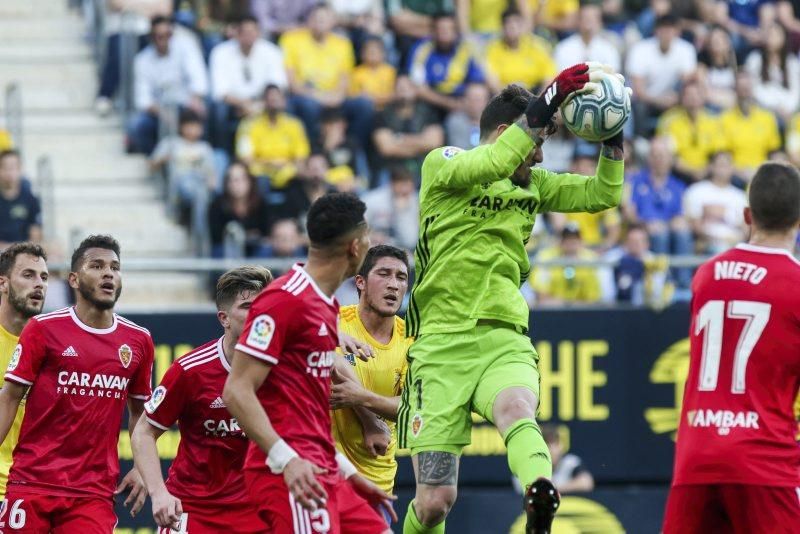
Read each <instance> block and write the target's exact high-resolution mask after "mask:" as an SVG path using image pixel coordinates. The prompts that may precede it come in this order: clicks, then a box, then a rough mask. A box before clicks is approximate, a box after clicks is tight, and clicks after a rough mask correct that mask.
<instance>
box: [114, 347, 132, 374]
mask: <svg viewBox="0 0 800 534" xmlns="http://www.w3.org/2000/svg"><path fill="white" fill-rule="evenodd" d="M117 353H118V354H119V361H121V362H122V366H123V367H124V368H125V369H127V368H128V366H129V365H130V364H131V359H132V358H133V351H131V348H130V347H129V346H128V345H121V346H120V348H119V350H118V351H117Z"/></svg>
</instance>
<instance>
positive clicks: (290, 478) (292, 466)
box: [283, 457, 328, 510]
mask: <svg viewBox="0 0 800 534" xmlns="http://www.w3.org/2000/svg"><path fill="white" fill-rule="evenodd" d="M326 472H327V471H325V469H322V468H321V467H319V466H316V465H314V464H312V463H311V462H309V461H308V460H303V459H302V458H300V457H296V458H292V459H291V460H290V461H289V463H288V464H286V467H284V468H283V480H284V481H285V482H286V487H287V488H289V491H291V492H292V496H293V497H294V500H296V501H297V502H299V503H300V505H301V506H302V507H303V508H305V509H306V510H316V509H317V508H322V507H324V506H325V501H326V500H327V499H328V494H327V492H326V491H325V488H323V487H322V484H320V482H319V480H317V477H316V475H322V474H325V473H326Z"/></svg>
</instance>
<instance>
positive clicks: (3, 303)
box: [0, 242, 48, 499]
mask: <svg viewBox="0 0 800 534" xmlns="http://www.w3.org/2000/svg"><path fill="white" fill-rule="evenodd" d="M47 277H48V272H47V255H46V254H45V252H44V249H42V247H40V246H39V245H36V244H34V243H29V242H26V243H16V244H13V245H10V246H9V247H8V248H6V249H5V250H4V251H3V252H2V253H0V366H2V369H5V368H6V367H8V364H9V362H10V361H11V360H12V359H18V358H19V356H20V355H19V352H20V351H21V349H20V348H19V345H18V344H17V343H18V341H19V334H20V332H22V328H23V327H24V326H25V325H26V324H27V322H28V319H30V318H31V317H33V316H34V315H38V314H40V313H41V312H42V307H43V306H44V298H45V295H46V294H47ZM2 382H3V379H2V377H0V384H2ZM24 413H25V408H24V401H22V402H21V403H20V406H19V409H18V410H17V416H16V418H15V419H14V422H13V423H12V425H11V429H10V430H9V431H8V437H7V438H6V440H5V441H3V443H2V445H0V499H2V498H4V497H5V494H6V482H8V471H9V469H11V453H12V452H13V451H14V447H16V445H17V440H18V439H19V429H20V426H22V416H23V414H24Z"/></svg>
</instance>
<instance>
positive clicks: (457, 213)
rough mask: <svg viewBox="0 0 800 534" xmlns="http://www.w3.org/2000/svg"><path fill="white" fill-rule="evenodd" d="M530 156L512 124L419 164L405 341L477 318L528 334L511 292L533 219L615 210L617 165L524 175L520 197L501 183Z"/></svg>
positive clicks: (527, 142) (516, 294) (518, 298)
mask: <svg viewBox="0 0 800 534" xmlns="http://www.w3.org/2000/svg"><path fill="white" fill-rule="evenodd" d="M533 147H534V143H533V140H532V139H531V138H530V136H528V134H526V133H525V131H523V130H522V128H520V127H518V126H516V125H512V126H511V127H509V128H507V129H506V130H505V131H504V132H503V133H502V134H501V135H500V136H499V137H498V139H497V140H496V141H495V142H494V143H493V144H488V145H481V146H479V147H476V148H473V149H472V150H467V151H462V150H460V149H458V148H455V147H443V148H438V149H436V150H434V151H432V152H431V153H429V154H428V155H427V157H426V158H425V162H424V163H423V165H422V189H421V191H420V236H419V241H418V243H417V249H416V253H415V259H416V281H415V285H414V289H413V291H412V292H411V301H410V303H409V307H408V313H407V315H406V322H407V328H406V332H407V335H409V336H419V335H422V334H433V333H446V332H461V331H464V330H468V329H470V328H472V327H474V326H475V325H476V323H477V321H478V320H479V319H492V320H498V321H503V322H506V323H510V324H513V325H519V326H521V327H523V328H527V326H528V306H527V303H526V302H525V299H524V297H523V296H522V293H521V292H520V290H519V289H520V286H521V285H522V284H523V283H524V282H525V280H527V278H528V275H529V273H530V269H531V265H530V260H529V259H528V253H527V251H526V250H525V245H526V244H527V242H528V239H529V237H530V235H531V230H532V229H533V223H534V220H535V218H536V214H537V213H539V212H547V211H557V212H564V213H568V212H579V211H585V212H590V213H595V212H598V211H602V210H605V209H608V208H612V207H615V206H617V205H618V204H619V202H620V198H621V197H622V184H623V162H622V161H616V160H611V159H608V158H605V157H603V156H601V157H600V161H599V162H598V165H597V171H596V175H595V176H581V175H577V174H557V173H553V172H549V171H547V170H544V169H539V168H533V169H531V185H530V187H529V188H527V189H524V188H521V187H519V186H516V185H514V184H513V183H512V182H511V180H510V177H511V176H512V174H513V173H514V170H515V169H516V168H517V167H519V166H520V165H521V164H522V163H523V162H524V161H525V158H526V157H527V156H528V155H529V154H530V151H531V150H532V149H533Z"/></svg>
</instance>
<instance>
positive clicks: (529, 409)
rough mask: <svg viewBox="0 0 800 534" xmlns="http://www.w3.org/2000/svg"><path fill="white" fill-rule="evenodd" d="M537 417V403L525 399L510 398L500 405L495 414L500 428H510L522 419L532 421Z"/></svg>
mask: <svg viewBox="0 0 800 534" xmlns="http://www.w3.org/2000/svg"><path fill="white" fill-rule="evenodd" d="M535 415H536V404H535V402H532V401H531V399H526V398H523V397H515V398H510V399H506V400H505V401H504V402H502V403H499V404H498V405H497V406H496V408H495V414H494V416H495V422H496V424H497V427H498V428H505V427H508V426H510V425H512V424H514V423H515V422H517V421H519V420H520V419H532V418H533V417H534V416H535Z"/></svg>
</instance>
